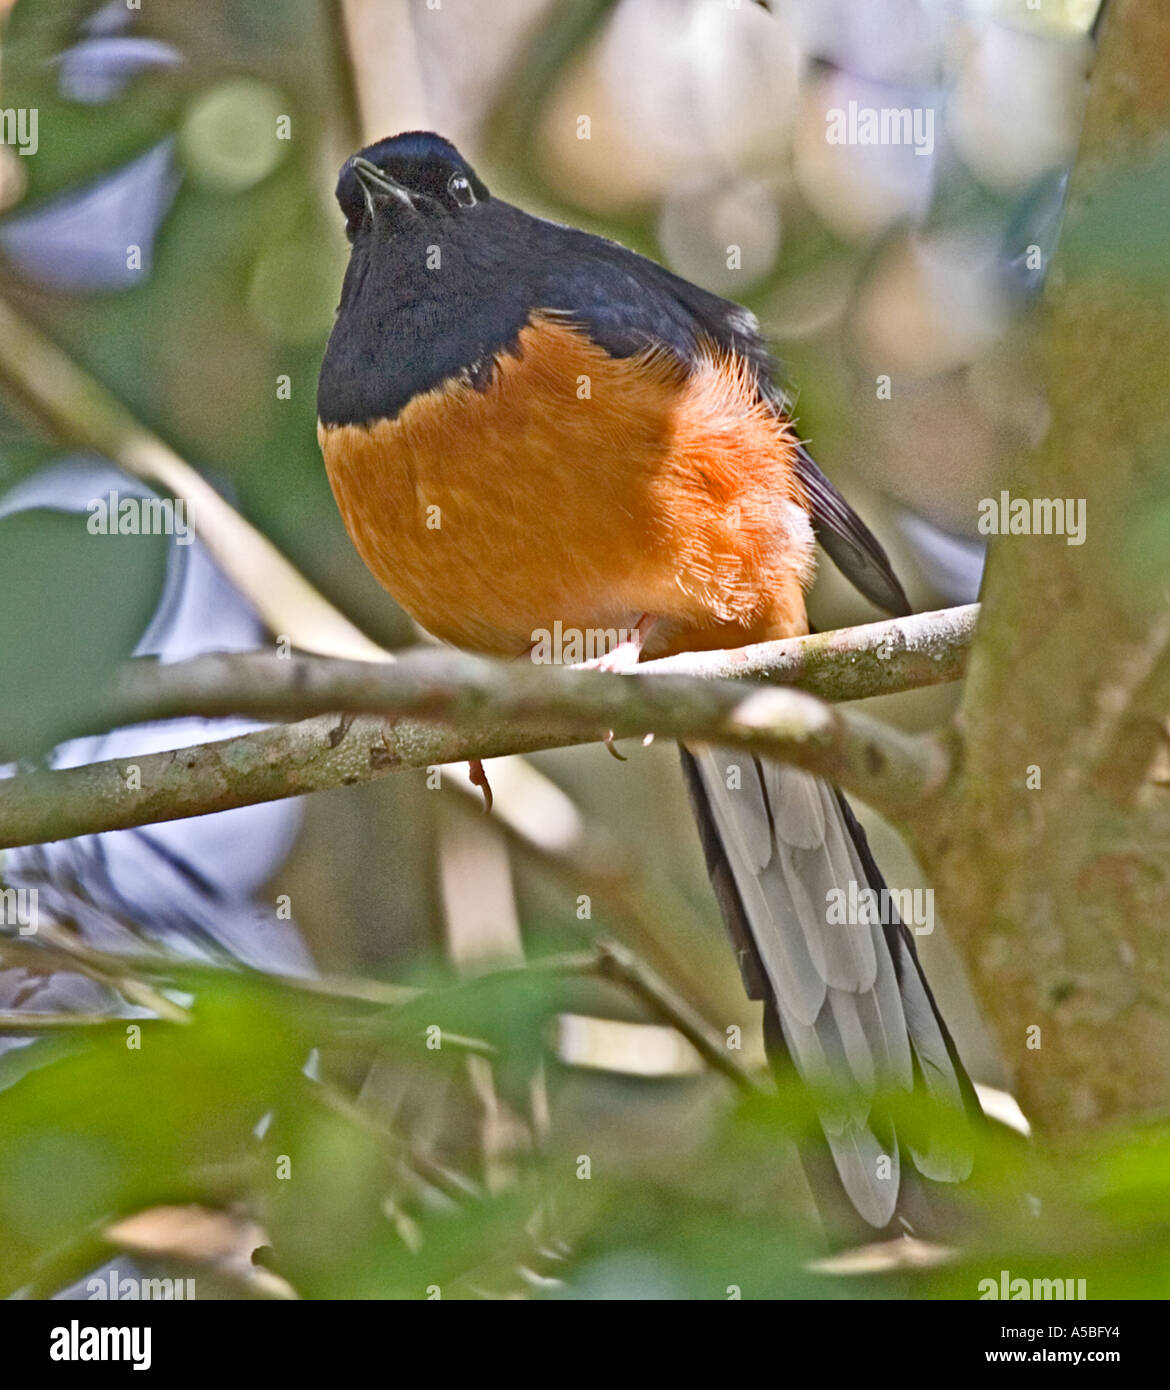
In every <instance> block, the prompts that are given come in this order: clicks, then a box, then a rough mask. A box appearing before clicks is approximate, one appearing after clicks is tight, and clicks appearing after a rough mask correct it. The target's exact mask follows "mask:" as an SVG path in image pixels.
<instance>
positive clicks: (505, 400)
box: [318, 317, 813, 655]
mask: <svg viewBox="0 0 1170 1390" xmlns="http://www.w3.org/2000/svg"><path fill="white" fill-rule="evenodd" d="M318 437H319V439H320V442H321V449H322V452H323V453H324V456H325V465H326V468H327V470H328V473H329V481H330V484H331V485H332V488H333V494H334V496H335V497H336V499H337V504H338V507H339V508H340V509H341V514H342V517H343V518H344V520H345V524H346V527H347V528H348V530H349V534H350V536H351V537H352V538H353V541H354V544H355V545H356V546H357V549H358V551H359V552H360V554H361V556H362V558H363V559H364V560H365V562H366V564H367V565H368V566H369V568H370V569H371V570H372V571H373V573H374V575H375V576H376V577H377V579H378V580H379V581H380V582H381V583H382V584H383V586H384V587H385V588H386V589H388V590H389V592H390V593H391V594H392V595H393V596H394V597H395V598H396V599H397V600H398V601H399V603H401V604H402V606H403V607H404V608H405V609H406V610H407V611H408V612H410V613H411V614H412V615H413V616H414V617H415V618H416V619H417V620H418V621H419V622H420V623H422V625H423V626H424V627H426V628H427V629H428V630H429V631H431V632H433V633H434V634H435V635H436V636H438V637H441V638H443V639H445V640H447V641H450V642H453V643H455V644H457V645H459V646H464V647H469V648H472V649H476V650H481V651H487V652H495V653H499V654H502V655H519V654H521V653H523V652H524V651H526V650H527V649H528V647H529V646H530V645H531V643H532V642H533V641H534V640H535V636H534V634H535V633H536V632H537V631H538V630H540V629H551V628H552V627H553V624H554V623H555V622H557V621H559V622H560V623H561V624H562V627H563V628H564V629H565V630H569V629H578V630H581V629H592V630H597V629H608V628H620V627H626V628H629V627H633V626H634V624H635V623H636V622H637V621H638V619H639V618H640V617H641V616H642V615H643V614H651V615H654V616H655V617H657V618H659V619H660V622H659V624H658V626H657V627H656V629H655V633H654V637H653V639H652V644H651V649H649V650H648V652H647V654H648V655H656V654H660V653H665V652H666V651H676V650H685V649H687V648H695V647H712V646H734V645H739V644H740V643H743V642H748V641H763V640H766V639H767V638H770V637H775V636H786V635H790V634H793V633H798V632H804V631H806V630H807V626H806V621H805V615H804V598H803V586H804V585H805V584H806V583H807V582H808V580H809V578H810V577H811V571H812V565H813V536H812V529H811V526H810V523H809V520H808V515H807V505H806V503H805V499H804V497H803V495H802V493H801V491H800V486H799V483H798V481H797V479H796V477H795V475H794V471H793V456H794V447H795V446H794V440H793V437H792V434H791V432H790V429H789V426H788V425H787V424H786V423H785V422H784V421H782V420H779V419H777V417H776V416H775V415H774V414H773V412H771V411H770V410H768V408H767V407H766V406H765V405H763V404H762V403H761V402H760V401H759V400H758V399H757V398H756V392H755V385H754V382H753V380H752V376H751V372H750V370H749V369H748V368H746V367H745V366H744V365H743V364H741V363H740V362H738V361H737V360H736V359H734V358H730V357H727V356H721V355H716V354H712V355H711V356H710V357H707V358H704V360H703V361H702V362H701V364H700V365H699V366H698V367H697V368H695V369H692V370H690V371H686V370H684V369H683V368H681V367H680V366H679V365H678V364H677V363H675V362H673V361H672V360H671V359H670V358H669V357H667V356H666V355H665V354H659V355H654V354H652V355H648V356H645V357H641V358H625V359H615V358H612V357H610V356H609V354H608V353H606V352H605V351H604V350H603V349H602V348H600V347H598V346H596V345H595V344H593V343H592V342H590V340H589V339H588V338H587V337H586V336H585V335H584V334H583V333H581V332H580V331H578V330H577V329H574V328H572V327H571V326H569V325H567V324H565V323H561V322H559V321H557V320H555V319H553V318H550V317H541V318H539V319H537V320H535V321H534V322H533V323H532V324H531V325H530V326H529V327H527V328H526V329H524V330H523V332H522V333H521V335H520V352H519V355H517V356H505V357H502V358H501V359H500V360H499V364H498V366H497V370H496V372H495V375H494V379H493V380H492V383H491V385H490V386H489V387H488V388H487V389H486V390H485V391H479V390H476V389H475V388H474V387H472V386H470V385H465V384H462V383H459V382H449V383H447V384H445V385H444V386H443V387H441V388H439V389H437V390H434V391H431V392H428V393H426V394H425V395H422V396H419V397H416V398H415V399H414V400H413V401H411V402H410V403H409V404H408V405H407V406H406V407H405V409H404V410H403V411H402V412H401V414H400V415H399V416H398V418H397V419H395V420H392V421H381V422H379V423H377V424H376V425H374V426H373V427H372V428H363V427H359V426H354V425H335V426H330V427H325V426H321V427H319V430H318Z"/></svg>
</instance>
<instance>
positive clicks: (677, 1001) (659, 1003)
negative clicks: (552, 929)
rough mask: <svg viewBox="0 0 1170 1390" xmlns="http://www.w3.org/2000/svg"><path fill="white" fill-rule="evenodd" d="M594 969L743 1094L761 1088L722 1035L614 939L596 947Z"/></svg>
mask: <svg viewBox="0 0 1170 1390" xmlns="http://www.w3.org/2000/svg"><path fill="white" fill-rule="evenodd" d="M594 969H595V971H596V972H597V973H598V974H599V975H601V976H602V977H603V978H604V979H607V980H614V981H616V982H617V983H619V984H621V985H623V986H624V987H625V988H626V989H627V990H628V991H629V992H630V993H631V994H633V995H635V996H636V997H637V998H639V999H640V1000H641V1001H642V1002H643V1003H644V1004H646V1005H647V1006H648V1007H649V1008H650V1010H651V1012H653V1013H654V1014H656V1015H657V1016H658V1017H659V1018H661V1019H662V1020H663V1021H664V1022H666V1023H669V1024H670V1025H671V1026H672V1027H674V1028H676V1029H677V1030H678V1031H679V1032H680V1033H681V1034H682V1035H683V1037H684V1038H686V1040H687V1041H688V1042H689V1043H690V1045H691V1046H692V1047H693V1048H694V1049H695V1051H696V1052H697V1053H698V1054H699V1056H700V1057H702V1058H703V1060H704V1061H705V1062H706V1063H707V1065H708V1066H710V1067H712V1068H713V1069H714V1070H715V1071H718V1072H722V1073H723V1075H724V1076H726V1077H727V1078H728V1079H729V1080H730V1081H731V1082H732V1083H733V1084H734V1085H735V1086H736V1087H737V1088H738V1089H739V1090H740V1091H742V1092H743V1093H744V1094H745V1095H749V1096H755V1095H759V1094H761V1092H762V1087H761V1086H760V1084H759V1083H758V1082H757V1081H756V1079H755V1078H754V1077H753V1076H752V1074H751V1073H750V1072H749V1071H748V1070H747V1068H746V1067H744V1066H743V1065H741V1063H740V1062H739V1061H738V1060H737V1059H736V1058H735V1057H733V1056H732V1054H731V1052H730V1051H729V1050H728V1048H727V1047H726V1045H725V1044H724V1042H723V1040H722V1038H721V1037H720V1036H719V1035H718V1034H717V1033H715V1032H714V1031H713V1030H712V1029H711V1028H709V1027H708V1026H707V1024H706V1022H705V1021H704V1020H703V1018H702V1017H701V1016H700V1014H699V1013H698V1012H697V1011H696V1010H695V1009H694V1008H692V1007H691V1005H690V1004H689V1003H688V1002H687V1001H686V1000H685V999H684V998H683V997H682V996H681V995H679V994H676V993H675V991H674V990H672V989H671V988H670V986H669V985H667V984H666V982H665V981H664V980H661V979H659V977H658V976H657V975H655V974H654V972H653V971H652V970H651V969H650V968H649V966H647V965H646V964H645V963H644V962H643V961H640V960H639V959H638V958H637V956H635V955H634V954H633V952H632V951H628V950H626V948H625V947H624V946H621V945H619V944H618V943H617V942H616V941H602V942H599V943H598V946H597V957H596V963H595V966H594Z"/></svg>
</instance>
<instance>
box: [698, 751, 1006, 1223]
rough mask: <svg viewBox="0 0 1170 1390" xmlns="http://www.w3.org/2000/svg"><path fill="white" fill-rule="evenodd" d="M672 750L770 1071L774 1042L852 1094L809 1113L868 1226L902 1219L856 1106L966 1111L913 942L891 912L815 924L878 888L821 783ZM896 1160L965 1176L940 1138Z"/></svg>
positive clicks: (857, 836)
mask: <svg viewBox="0 0 1170 1390" xmlns="http://www.w3.org/2000/svg"><path fill="white" fill-rule="evenodd" d="M682 754H683V770H684V773H685V775H686V778H687V781H688V784H689V786H690V791H691V796H692V800H693V802H694V808H695V815H696V818H697V820H698V823H699V832H700V836H701V838H702V841H703V848H704V851H705V853H706V857H707V867H708V871H709V872H710V875H711V881H712V884H713V885H714V888H715V892H716V896H717V898H718V900H719V905H720V908H721V910H722V912H723V916H724V919H725V921H726V923H727V927H728V930H729V932H730V934H731V937H732V940H733V942H734V943H735V946H736V950H737V952H738V956H739V962H740V969H741V972H742V974H743V977H744V984H745V986H746V988H747V991H748V994H749V995H750V996H751V997H752V998H754V999H762V1000H764V1003H765V1008H766V1010H767V1011H768V1014H769V1015H770V1016H769V1017H767V1019H766V1022H767V1023H768V1024H770V1025H771V1026H769V1027H768V1028H767V1029H766V1032H767V1033H768V1035H770V1039H771V1045H770V1052H772V1053H773V1062H774V1064H775V1063H776V1061H777V1058H776V1056H775V1052H776V1051H777V1049H778V1050H779V1051H780V1060H781V1062H782V1063H783V1061H784V1060H785V1054H786V1059H787V1060H788V1061H790V1062H791V1064H792V1065H793V1066H795V1068H796V1070H797V1072H798V1073H799V1074H800V1075H801V1076H802V1077H804V1078H805V1079H806V1080H808V1081H809V1082H810V1083H813V1084H816V1083H818V1082H819V1083H820V1084H821V1085H823V1086H826V1087H828V1088H831V1089H832V1091H833V1092H834V1094H842V1093H849V1094H850V1095H851V1096H852V1097H854V1099H852V1100H850V1101H849V1102H848V1103H846V1104H845V1105H843V1106H841V1105H838V1104H837V1103H836V1102H834V1104H833V1107H832V1108H829V1107H828V1106H826V1107H824V1108H822V1109H821V1110H820V1112H819V1113H820V1118H821V1126H822V1128H823V1129H824V1132H825V1137H826V1139H827V1140H828V1145H829V1149H830V1151H831V1153H832V1157H833V1162H834V1165H835V1168H836V1172H837V1175H838V1176H839V1178H840V1182H841V1185H842V1186H843V1187H844V1190H845V1192H846V1194H847V1195H848V1197H849V1199H850V1201H851V1202H852V1204H853V1206H854V1207H855V1208H856V1210H857V1212H858V1213H860V1215H861V1216H862V1217H863V1218H864V1219H865V1221H867V1222H868V1223H869V1224H870V1225H871V1226H875V1227H879V1228H881V1227H886V1226H888V1225H889V1224H890V1222H891V1221H893V1220H894V1218H895V1216H896V1215H899V1214H900V1212H901V1207H900V1197H901V1195H902V1194H903V1193H904V1191H905V1189H906V1187H907V1183H906V1182H905V1180H904V1175H903V1160H904V1158H905V1157H906V1154H905V1153H903V1152H902V1150H901V1146H900V1145H899V1143H898V1139H897V1136H896V1134H895V1133H894V1130H893V1125H892V1123H891V1122H890V1120H889V1118H888V1116H883V1115H882V1114H881V1113H880V1111H879V1110H878V1109H877V1108H876V1104H875V1103H871V1098H873V1097H875V1095H876V1094H877V1093H878V1092H880V1091H881V1090H883V1089H886V1088H894V1087H901V1088H905V1089H907V1090H910V1089H914V1088H918V1087H924V1088H925V1089H926V1090H927V1091H928V1092H929V1093H930V1094H931V1095H932V1096H934V1097H935V1098H936V1099H938V1100H941V1101H943V1102H945V1103H947V1104H949V1105H952V1106H954V1107H955V1108H956V1109H959V1110H962V1111H966V1112H968V1113H970V1114H978V1113H979V1102H978V1100H977V1098H976V1095H975V1089H974V1087H973V1086H972V1084H971V1081H970V1078H969V1077H968V1076H967V1073H966V1071H965V1070H964V1068H963V1064H962V1062H961V1061H960V1060H959V1055H958V1052H957V1050H956V1048H955V1044H954V1042H953V1040H952V1038H951V1035H950V1033H949V1032H948V1030H947V1027H946V1024H945V1023H944V1022H943V1019H942V1016H941V1014H940V1013H939V1010H938V1006H937V1005H936V1004H935V1001H934V997H933V995H932V994H931V992H930V988H929V986H928V985H927V983H926V979H925V976H924V975H923V973H922V968H921V966H920V965H919V962H918V954H917V952H916V950H915V948H914V939H913V937H912V936H911V934H910V933H909V931H908V930H907V929H906V927H905V926H904V925H903V923H902V921H901V920H900V919H899V918H898V916H897V913H896V912H894V913H892V915H890V916H888V917H887V914H884V913H883V914H882V915H883V917H886V924H885V925H881V924H878V923H876V922H875V923H874V924H873V925H868V924H861V923H851V924H848V925H846V924H833V925H830V923H831V922H834V917H833V914H831V913H830V912H829V910H828V904H829V903H830V902H831V901H833V900H834V899H833V893H834V890H844V893H845V899H846V901H853V902H856V901H857V900H858V899H857V890H858V889H861V888H869V889H873V890H875V891H877V892H879V893H880V892H881V890H882V889H884V888H885V883H884V881H883V879H882V876H881V874H880V872H879V870H878V868H877V865H876V864H875V863H874V860H873V856H872V855H871V853H870V850H869V845H868V843H867V842H866V838H865V832H864V831H863V830H862V828H861V826H860V825H859V824H858V823H857V820H856V818H855V817H854V815H853V812H852V811H851V810H850V808H849V805H848V803H847V802H846V801H845V799H844V797H843V796H841V794H840V793H839V792H837V791H835V790H834V789H833V788H832V787H831V786H829V784H828V783H826V782H824V781H822V780H821V779H819V778H817V777H813V776H811V775H810V774H808V773H806V772H802V771H800V770H799V769H796V768H789V767H782V766H780V765H779V764H777V763H773V762H767V761H762V760H760V759H758V758H755V757H753V756H752V755H751V754H747V753H744V752H742V751H739V750H732V749H721V748H708V747H703V748H695V749H691V750H687V749H683V750H682ZM851 885H852V888H853V892H852V893H850V888H851ZM837 901H838V902H839V901H840V899H839V898H838V899H837ZM878 901H879V902H883V903H885V904H887V905H888V904H889V901H890V900H889V898H888V896H884V897H882V898H879V899H878ZM859 915H864V914H859ZM909 1158H910V1160H911V1162H912V1164H913V1167H914V1168H916V1169H917V1171H918V1172H919V1173H921V1174H923V1175H924V1176H925V1177H927V1178H929V1179H932V1180H934V1181H936V1182H958V1181H961V1180H962V1179H963V1178H965V1177H967V1175H968V1174H969V1172H970V1170H971V1155H970V1153H969V1152H962V1153H961V1152H956V1151H955V1148H954V1146H953V1143H952V1144H951V1145H949V1146H946V1147H944V1146H941V1145H933V1146H932V1147H931V1148H930V1149H929V1151H927V1152H921V1151H915V1150H913V1149H911V1150H909Z"/></svg>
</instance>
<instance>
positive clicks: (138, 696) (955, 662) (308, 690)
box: [72, 604, 979, 734]
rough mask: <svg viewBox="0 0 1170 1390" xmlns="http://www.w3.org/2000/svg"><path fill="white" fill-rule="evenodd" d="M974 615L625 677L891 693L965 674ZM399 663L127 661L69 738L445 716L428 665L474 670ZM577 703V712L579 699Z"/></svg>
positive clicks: (940, 615) (844, 694)
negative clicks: (180, 722) (234, 721)
mask: <svg viewBox="0 0 1170 1390" xmlns="http://www.w3.org/2000/svg"><path fill="white" fill-rule="evenodd" d="M978 612H979V606H978V604H970V605H968V606H967V607H965V608H948V609H942V610H940V611H938V612H935V613H918V614H915V615H914V616H913V617H909V618H895V619H891V620H890V621H888V622H882V623H869V624H866V625H865V626H862V627H853V628H842V629H841V630H839V631H836V632H827V633H817V634H814V635H812V636H809V637H794V638H790V639H788V640H786V641H781V642H764V643H760V644H759V645H757V646H752V647H741V648H739V649H737V650H735V651H710V652H688V653H685V654H684V655H681V656H672V657H667V658H665V659H664V660H661V661H650V662H647V663H646V664H645V665H642V666H638V667H637V668H635V670H634V671H633V672H632V674H635V675H650V676H656V677H657V676H690V677H702V678H703V679H705V680H741V679H749V678H750V679H755V680H761V681H770V682H772V683H776V684H783V685H786V686H793V687H795V688H797V689H800V690H805V691H808V692H809V693H810V694H812V695H817V696H819V697H820V698H821V699H823V700H830V701H834V702H836V701H845V700H861V699H867V698H869V697H871V696H874V695H890V694H897V693H900V692H902V691H906V690H916V689H920V688H922V687H923V686H929V685H938V684H941V683H944V682H946V681H953V680H958V679H959V678H960V677H961V676H962V674H963V670H964V667H965V665H966V659H967V653H968V651H969V649H970V645H971V640H972V637H973V634H974V631H975V619H976V617H977V615H978ZM401 659H402V660H403V661H404V662H405V663H406V664H407V665H408V667H409V669H408V670H407V671H402V670H399V669H398V666H397V664H395V665H389V664H385V665H382V664H377V665H376V664H373V663H371V662H368V661H330V660H326V659H322V658H314V657H287V658H282V657H279V656H275V655H272V654H269V653H263V654H260V653H256V654H253V653H246V654H238V653H232V654H231V655H214V656H202V657H196V658H195V659H194V660H191V661H184V662H175V663H172V664H167V665H162V664H159V663H158V662H155V661H133V662H130V663H128V665H127V666H126V667H124V668H123V671H122V674H121V676H120V678H119V680H118V682H117V685H116V687H115V689H114V691H113V692H112V694H111V696H110V699H109V700H108V701H107V702H105V704H104V706H101V707H99V708H98V709H97V710H96V711H95V712H94V714H93V719H92V726H91V727H86V728H76V729H74V730H73V731H72V732H73V733H75V734H80V733H96V732H99V731H102V730H105V729H110V728H121V727H124V726H125V725H128V724H142V723H147V722H148V721H151V720H156V719H176V718H190V717H202V718H205V719H218V718H226V717H228V716H231V715H253V716H255V717H256V718H258V719H265V720H277V719H308V718H312V717H313V716H314V715H321V714H341V713H349V714H429V713H441V712H443V708H444V706H445V704H446V703H447V701H446V698H445V697H444V696H443V695H442V694H441V693H440V692H439V690H438V689H437V688H436V689H435V690H434V696H435V701H436V704H435V707H434V708H433V709H432V708H430V707H429V706H427V705H426V704H425V703H424V704H423V705H421V706H420V704H419V701H420V700H421V699H424V698H425V697H424V695H423V691H424V690H425V689H426V688H427V686H428V684H429V677H428V671H429V670H430V669H431V668H432V667H434V668H435V671H436V678H437V680H438V681H439V682H447V681H455V682H458V681H460V680H463V679H470V678H471V677H470V668H468V673H465V674H459V673H457V672H456V671H455V670H454V669H453V667H452V669H451V670H450V673H449V674H447V667H448V666H449V665H451V664H452V663H453V660H454V659H453V658H451V657H450V655H449V653H440V652H436V650H435V649H433V648H427V647H423V648H420V649H418V650H416V651H414V652H409V653H407V654H406V655H405V656H404V657H403V658H401ZM473 659H474V658H473ZM499 669H500V679H499V682H498V684H497V685H496V686H494V687H493V689H495V690H497V691H499V692H500V693H499V695H498V696H497V697H498V698H504V692H505V691H506V690H507V688H508V687H511V686H513V685H515V694H516V696H517V698H518V699H519V700H520V701H521V704H522V709H519V710H518V711H517V713H518V714H519V713H523V714H524V715H536V716H537V717H540V716H542V715H543V710H542V709H541V708H540V700H541V698H542V693H541V692H542V689H543V687H542V686H541V685H540V684H535V685H533V686H532V687H531V700H530V701H529V700H528V699H526V698H525V695H526V693H527V692H528V689H529V688H528V687H526V686H524V685H523V681H524V680H525V679H526V677H524V676H523V675H522V674H521V675H518V676H517V678H516V681H515V682H513V681H512V678H511V676H510V675H509V676H504V675H503V672H504V671H508V672H518V673H522V672H524V671H526V670H529V669H538V670H539V669H542V668H531V667H528V666H526V665H525V664H524V663H523V662H520V663H512V664H509V665H508V666H506V667H505V666H501V667H500V668H499ZM543 669H544V670H548V669H550V668H543ZM560 669H570V668H560ZM592 674H593V673H591V675H592ZM478 679H482V676H480V677H479V678H478ZM580 688H581V689H582V690H584V689H585V687H583V686H582V687H580ZM574 703H575V704H576V706H577V708H579V709H581V710H582V711H584V708H585V706H584V705H581V704H580V701H579V700H578V701H574ZM605 707H608V705H606V706H605ZM468 712H469V713H474V711H468Z"/></svg>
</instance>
